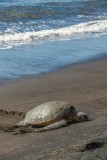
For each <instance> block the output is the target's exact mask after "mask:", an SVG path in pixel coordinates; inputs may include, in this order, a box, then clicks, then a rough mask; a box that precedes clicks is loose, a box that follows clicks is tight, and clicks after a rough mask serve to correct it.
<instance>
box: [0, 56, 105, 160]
mask: <svg viewBox="0 0 107 160" xmlns="http://www.w3.org/2000/svg"><path fill="white" fill-rule="evenodd" d="M54 100H58V101H66V102H69V103H71V104H72V105H73V106H74V107H75V108H76V110H77V111H83V112H86V113H87V114H88V115H89V117H90V120H91V121H88V122H84V123H75V124H71V125H69V126H67V127H64V128H60V129H57V130H52V131H47V132H43V133H34V132H33V133H26V134H21V135H13V134H12V133H11V132H10V133H6V132H3V131H2V130H1V131H0V160H8V159H9V160H13V159H15V160H35V159H37V160H41V159H43V160H45V159H46V160H48V159H49V160H60V159H66V160H78V159H81V160H91V159H92V160H93V159H96V160H97V159H103V160H106V159H107V155H106V152H107V58H106V57H105V58H102V59H97V60H93V61H91V62H86V63H78V64H74V65H71V66H69V67H65V68H62V69H60V70H58V71H54V72H51V73H48V74H42V75H38V76H31V77H24V78H21V79H14V80H9V81H3V82H0V109H3V110H7V111H18V112H24V113H26V112H27V111H29V110H30V109H32V108H34V107H35V106H37V105H39V104H42V103H44V102H48V101H54ZM13 117H14V116H13ZM0 119H2V116H1V117H0ZM13 119H14V118H13ZM20 119H21V118H20V117H18V118H16V119H15V120H14V123H15V122H17V121H19V120H20ZM2 120H3V119H2ZM6 123H8V124H9V123H10V124H12V118H10V119H9V117H8V118H7V117H6V116H4V120H3V122H2V121H1V122H0V125H6ZM97 142H98V144H100V143H101V146H99V145H97ZM88 144H91V145H92V147H91V149H88V148H87V145H88ZM93 144H96V145H95V146H94V145H93ZM93 148H94V149H93ZM82 151H84V152H82Z"/></svg>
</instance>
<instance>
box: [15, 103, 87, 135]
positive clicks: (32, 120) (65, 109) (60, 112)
mask: <svg viewBox="0 0 107 160" xmlns="http://www.w3.org/2000/svg"><path fill="white" fill-rule="evenodd" d="M87 120H88V115H87V114H86V113H84V112H76V111H75V108H74V107H73V106H72V105H71V104H68V103H67V102H62V101H52V102H47V103H44V104H41V105H39V106H37V107H35V108H33V109H32V110H30V111H29V112H28V113H27V114H26V116H25V119H24V120H23V121H20V122H19V123H17V124H16V126H17V127H21V126H27V125H28V126H29V125H32V126H38V127H42V128H39V129H36V130H35V132H42V131H47V130H52V129H57V128H60V127H64V126H67V125H68V124H69V123H71V122H83V121H87Z"/></svg>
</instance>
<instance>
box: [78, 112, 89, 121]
mask: <svg viewBox="0 0 107 160" xmlns="http://www.w3.org/2000/svg"><path fill="white" fill-rule="evenodd" d="M88 120H89V117H88V115H87V114H86V113H84V112H78V113H77V115H76V116H75V122H84V121H88Z"/></svg>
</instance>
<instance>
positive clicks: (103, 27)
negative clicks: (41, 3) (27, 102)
mask: <svg viewBox="0 0 107 160" xmlns="http://www.w3.org/2000/svg"><path fill="white" fill-rule="evenodd" d="M104 34H107V20H97V21H90V22H87V23H80V24H77V25H72V26H69V27H63V28H58V29H47V30H41V31H32V32H19V33H18V32H10V33H4V34H0V43H1V46H2V47H1V48H3V49H4V46H6V45H8V46H9V45H12V46H15V45H22V44H26V43H31V42H42V41H52V40H63V39H77V38H85V37H96V36H101V35H104ZM6 48H8V47H6Z"/></svg>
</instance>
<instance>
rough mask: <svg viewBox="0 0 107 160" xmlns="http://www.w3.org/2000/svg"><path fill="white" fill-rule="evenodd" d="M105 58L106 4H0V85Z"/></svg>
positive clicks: (88, 0) (11, 0) (64, 0)
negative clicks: (101, 57) (3, 82)
mask: <svg viewBox="0 0 107 160" xmlns="http://www.w3.org/2000/svg"><path fill="white" fill-rule="evenodd" d="M103 55H107V0H0V79H8V78H19V77H21V76H28V75H35V74H40V73H44V72H48V71H52V70H55V69H58V68H60V67H63V66H65V65H68V64H72V63H77V62H80V61H85V60H88V59H93V58H96V57H98V56H103Z"/></svg>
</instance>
